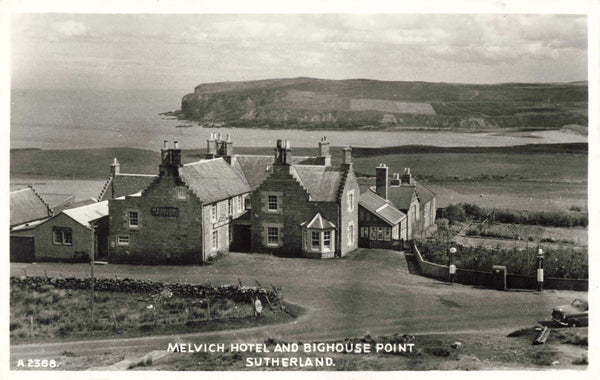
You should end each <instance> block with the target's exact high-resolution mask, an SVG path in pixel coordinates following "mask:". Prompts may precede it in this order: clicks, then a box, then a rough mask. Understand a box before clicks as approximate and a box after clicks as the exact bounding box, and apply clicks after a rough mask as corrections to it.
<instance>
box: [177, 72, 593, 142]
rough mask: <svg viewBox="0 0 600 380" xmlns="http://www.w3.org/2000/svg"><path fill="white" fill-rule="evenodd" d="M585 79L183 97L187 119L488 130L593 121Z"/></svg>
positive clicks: (307, 87)
mask: <svg viewBox="0 0 600 380" xmlns="http://www.w3.org/2000/svg"><path fill="white" fill-rule="evenodd" d="M587 94H588V86H587V83H585V82H583V83H582V82H576V83H562V84H561V83H559V84H556V83H553V84H523V83H506V84H497V85H472V84H448V83H427V82H384V81H375V80H367V79H351V80H324V79H313V78H290V79H268V80H259V81H246V82H222V83H207V84H200V85H198V86H196V88H195V89H194V92H193V93H191V94H187V95H185V96H184V97H183V99H182V102H181V110H180V111H178V112H177V113H176V115H177V116H178V117H180V118H182V119H186V120H194V121H198V122H201V123H206V124H209V125H210V124H211V123H226V124H228V125H231V126H235V127H271V128H299V129H355V128H365V127H367V128H368V127H371V128H390V127H392V128H393V127H402V126H405V127H429V128H436V129H461V130H482V129H485V130H489V129H503V128H519V129H523V128H532V129H559V128H561V127H563V126H564V125H567V124H574V125H581V126H585V127H586V126H587V123H588V120H587V101H588V95H587Z"/></svg>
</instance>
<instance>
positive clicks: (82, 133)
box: [10, 88, 587, 151]
mask: <svg viewBox="0 0 600 380" xmlns="http://www.w3.org/2000/svg"><path fill="white" fill-rule="evenodd" d="M187 92H192V89H190V90H189V91H186V90H181V89H118V90H109V89H91V88H85V89H12V90H11V107H10V110H11V121H10V132H11V133H10V146H11V149H21V148H40V149H93V148H104V147H132V148H140V149H149V150H156V151H158V150H160V148H161V147H162V144H163V141H164V140H167V141H175V140H177V141H179V143H180V146H181V148H182V149H198V148H204V147H205V146H206V139H207V138H208V137H209V136H210V134H211V132H220V133H222V134H223V135H226V134H231V136H232V139H233V142H234V145H238V146H248V147H265V146H274V144H275V141H276V140H277V139H287V140H289V141H290V142H291V145H292V147H294V146H298V147H312V146H316V144H317V141H318V140H319V139H320V138H321V137H323V136H327V138H328V140H329V141H330V142H331V144H332V145H333V146H370V147H384V146H399V145H434V146H446V147H447V146H512V145H523V144H546V143H559V142H560V143H566V142H587V137H585V136H581V135H577V134H573V133H563V132H559V131H541V132H528V133H524V134H514V135H507V134H498V133H494V132H490V133H457V132H450V133H446V132H435V131H427V130H423V131H406V130H388V131H373V130H356V131H307V130H277V129H258V128H250V129H247V128H229V127H223V128H206V127H202V126H200V125H199V123H198V122H191V121H182V120H176V119H173V118H172V117H168V116H165V115H160V114H161V113H164V112H167V111H174V110H177V109H179V108H180V105H181V98H182V97H183V96H184V95H185V94H186V93H187ZM182 126H184V127H182Z"/></svg>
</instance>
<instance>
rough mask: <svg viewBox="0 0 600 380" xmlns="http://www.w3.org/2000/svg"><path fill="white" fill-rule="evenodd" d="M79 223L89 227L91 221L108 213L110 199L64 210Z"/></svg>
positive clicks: (64, 212)
mask: <svg viewBox="0 0 600 380" xmlns="http://www.w3.org/2000/svg"><path fill="white" fill-rule="evenodd" d="M62 213H63V214H66V215H68V216H70V217H71V218H72V219H73V220H75V221H76V222H77V223H79V224H81V225H82V226H84V227H89V226H90V222H91V221H93V220H96V219H99V218H102V217H104V216H107V215H108V201H103V202H98V203H93V204H90V205H87V206H81V207H77V208H71V209H68V210H64V211H63V212H62Z"/></svg>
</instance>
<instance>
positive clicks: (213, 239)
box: [212, 231, 219, 249]
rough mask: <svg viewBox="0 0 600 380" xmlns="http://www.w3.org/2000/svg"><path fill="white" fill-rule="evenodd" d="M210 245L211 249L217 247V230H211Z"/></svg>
mask: <svg viewBox="0 0 600 380" xmlns="http://www.w3.org/2000/svg"><path fill="white" fill-rule="evenodd" d="M212 247H213V249H217V248H219V231H213V233H212Z"/></svg>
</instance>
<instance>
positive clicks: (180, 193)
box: [177, 187, 186, 199]
mask: <svg viewBox="0 0 600 380" xmlns="http://www.w3.org/2000/svg"><path fill="white" fill-rule="evenodd" d="M185 193H186V191H185V187H178V188H177V199H185Z"/></svg>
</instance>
